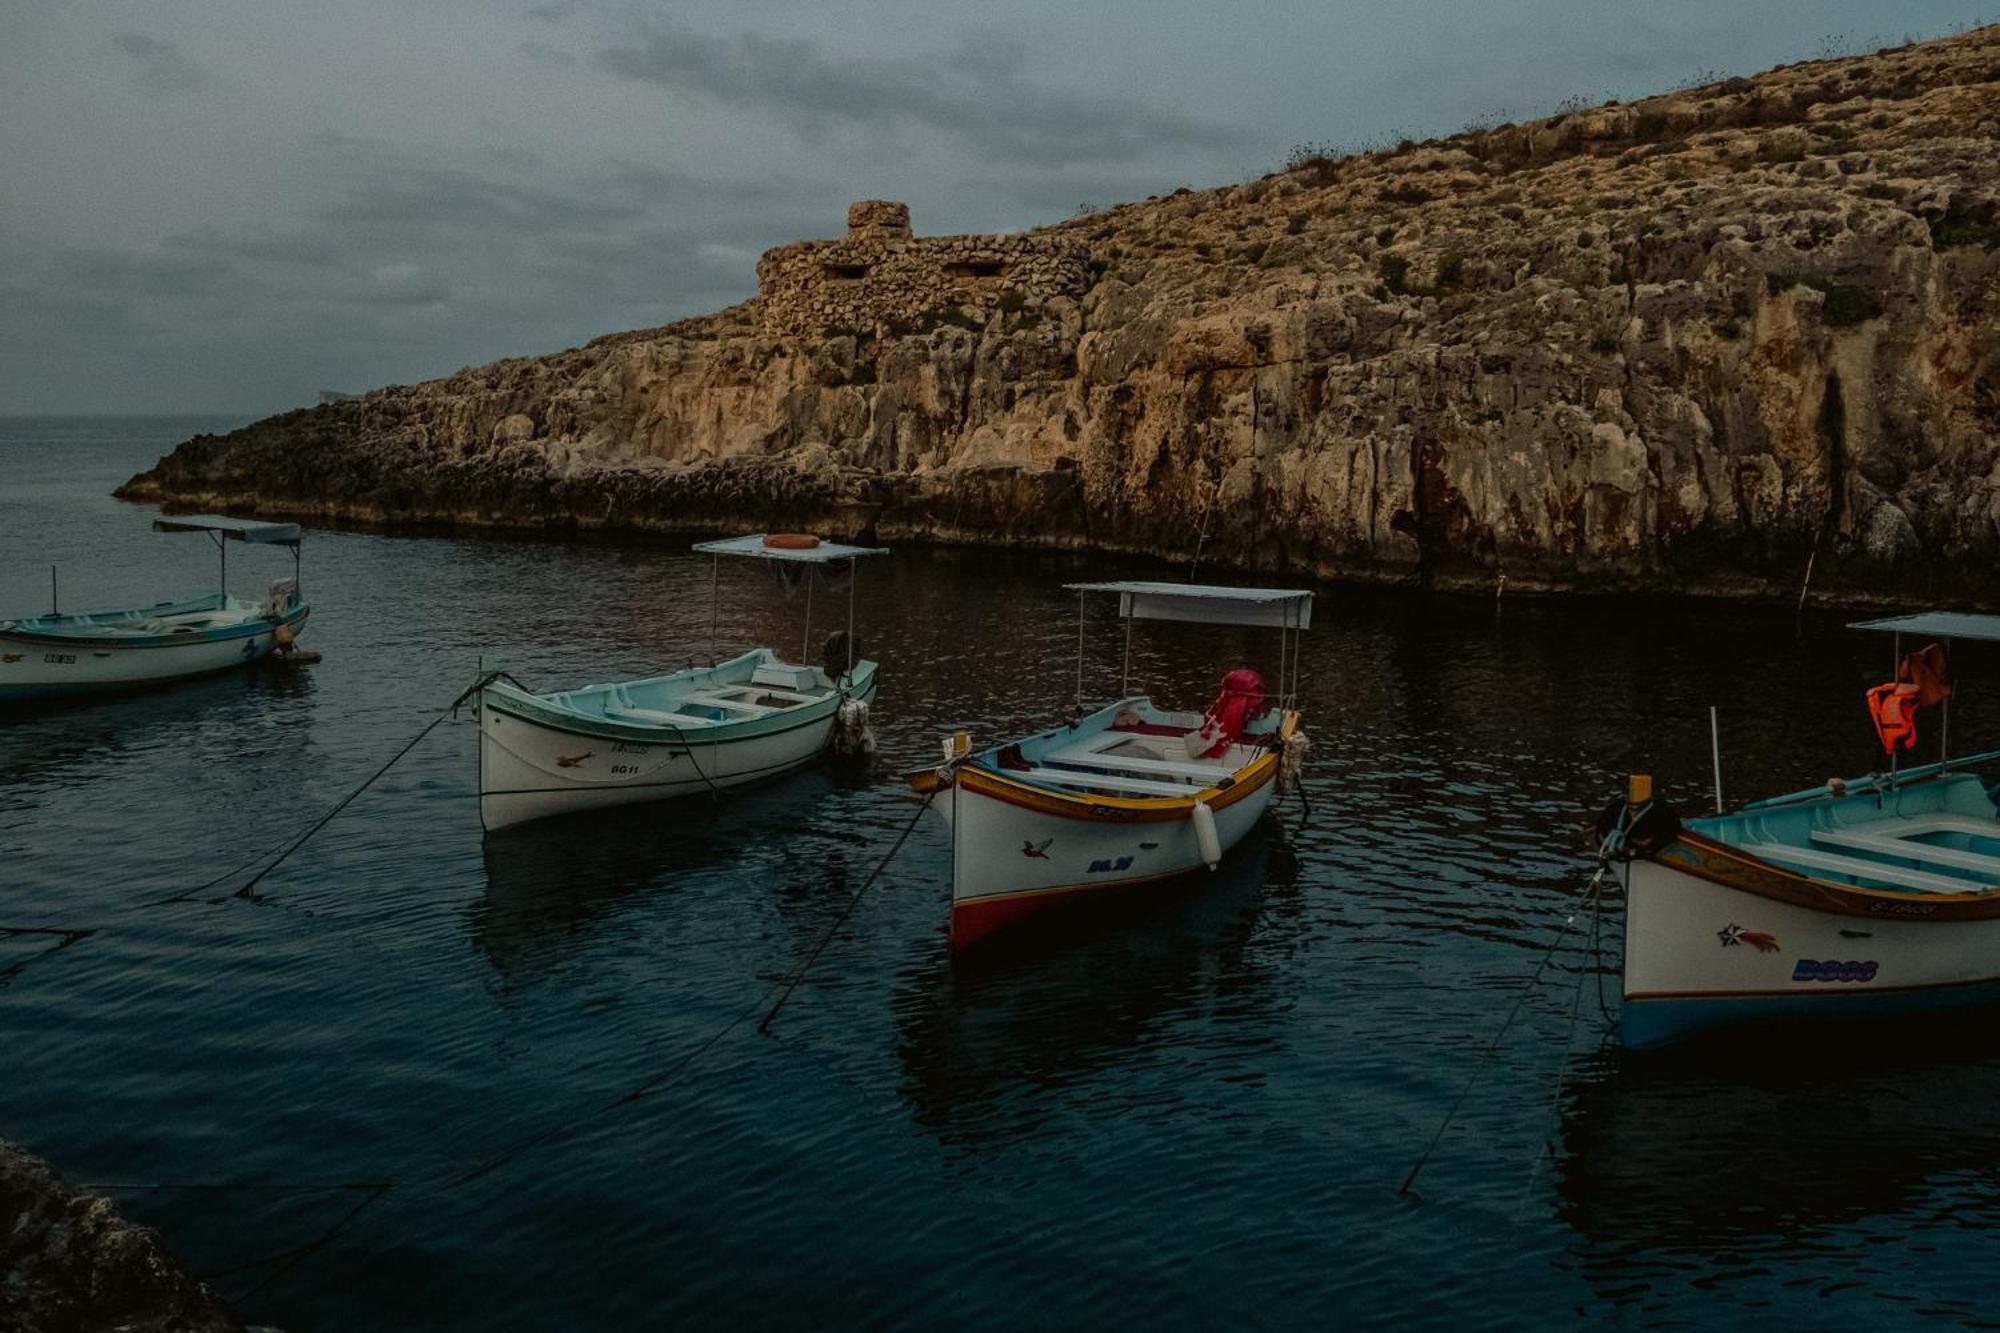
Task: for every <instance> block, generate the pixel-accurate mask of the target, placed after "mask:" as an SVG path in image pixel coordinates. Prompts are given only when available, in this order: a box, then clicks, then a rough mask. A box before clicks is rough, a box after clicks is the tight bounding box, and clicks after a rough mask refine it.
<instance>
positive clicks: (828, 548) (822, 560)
mask: <svg viewBox="0 0 2000 1333" xmlns="http://www.w3.org/2000/svg"><path fill="white" fill-rule="evenodd" d="M768 535H769V534H767V533H762V532H753V533H751V534H750V535H749V536H747V537H729V538H726V539H724V540H722V541H715V542H697V543H695V547H694V549H695V550H697V551H701V552H703V553H705V554H708V555H747V556H749V557H751V558H752V559H755V560H789V561H794V562H798V563H804V564H809V565H830V564H833V563H834V562H836V561H839V560H852V559H854V558H855V557H857V556H864V555H887V554H889V548H888V547H886V546H842V545H841V544H840V543H839V542H824V541H823V542H820V543H819V544H818V545H816V546H769V545H766V544H765V538H766V536H768Z"/></svg>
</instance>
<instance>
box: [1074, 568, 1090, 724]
mask: <svg viewBox="0 0 2000 1333" xmlns="http://www.w3.org/2000/svg"><path fill="white" fill-rule="evenodd" d="M1089 595H1090V593H1089V590H1088V589H1085V588H1078V589H1077V590H1076V711H1077V712H1078V713H1082V712H1083V604H1084V599H1085V598H1087V597H1088V596H1089Z"/></svg>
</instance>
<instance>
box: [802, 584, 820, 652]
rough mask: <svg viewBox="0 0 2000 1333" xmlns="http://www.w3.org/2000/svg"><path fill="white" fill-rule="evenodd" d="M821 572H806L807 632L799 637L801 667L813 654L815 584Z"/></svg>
mask: <svg viewBox="0 0 2000 1333" xmlns="http://www.w3.org/2000/svg"><path fill="white" fill-rule="evenodd" d="M818 573H819V571H818V570H816V569H808V570H807V571H806V631H805V633H804V634H802V635H800V636H799V665H800V666H804V665H805V664H806V656H807V655H808V654H809V653H811V652H812V642H813V582H814V579H815V577H816V576H817V575H818Z"/></svg>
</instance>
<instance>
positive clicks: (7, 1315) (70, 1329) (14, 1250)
mask: <svg viewBox="0 0 2000 1333" xmlns="http://www.w3.org/2000/svg"><path fill="white" fill-rule="evenodd" d="M0 1329H6V1330H8V1331H9V1333H86V1331H87V1330H99V1329H117V1330H122V1331H123V1333H243V1330H244V1325H243V1321H242V1320H241V1319H239V1318H237V1316H236V1314H235V1312H234V1311H232V1310H230V1309H229V1307H228V1306H226V1305H224V1304H223V1303H222V1302H221V1301H219V1300H217V1299H216V1298H215V1297H214V1296H212V1295H211V1294H209V1291H208V1289H207V1288H206V1287H204V1286H202V1285H201V1284H200V1283H199V1282H196V1281H195V1280H194V1279H193V1278H191V1277H189V1276H188V1275H187V1273H186V1272H185V1271H184V1270H183V1269H182V1268H181V1266H180V1265H179V1264H178V1263H176V1262H175V1261H174V1258H173V1256H172V1255H170V1254H168V1253H167V1250H166V1247H165V1246H163V1245H162V1244H161V1243H160V1238H159V1237H158V1236H157V1235H155V1234H154V1233H153V1232H151V1231H148V1230H147V1229H145V1228H144V1227H135V1226H133V1225H132V1224H131V1223H130V1222H127V1221H126V1220H125V1219H124V1218H122V1217H120V1216H119V1215H118V1211H117V1209H115V1208H113V1207H112V1206H111V1204H110V1203H109V1202H108V1201H107V1200H104V1199H101V1198H98V1197H96V1196H95V1195H91V1194H85V1193H82V1192H80V1191H78V1190H75V1189H73V1188H72V1187H71V1186H70V1185H69V1184H67V1183H66V1182H65V1181H64V1180H63V1178H62V1177H61V1176H59V1175H57V1174H56V1172H55V1171H54V1169H53V1168H51V1167H50V1166H49V1165H48V1163H46V1162H43V1161H41V1160H39V1159H38V1158H34V1157H30V1156H29V1155H28V1154H26V1153H24V1152H20V1151H19V1150H17V1149H14V1148H11V1147H9V1146H7V1145H6V1144H4V1143H0ZM263 1333H275V1331H274V1330H264V1331H263Z"/></svg>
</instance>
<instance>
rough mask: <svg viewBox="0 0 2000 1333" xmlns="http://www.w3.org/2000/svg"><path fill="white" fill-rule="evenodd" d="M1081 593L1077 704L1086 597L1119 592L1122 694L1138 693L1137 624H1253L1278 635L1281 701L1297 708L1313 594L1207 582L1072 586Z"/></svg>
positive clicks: (1069, 587)
mask: <svg viewBox="0 0 2000 1333" xmlns="http://www.w3.org/2000/svg"><path fill="white" fill-rule="evenodd" d="M1063 587H1064V588H1065V589H1067V590H1068V591H1070V592H1073V593H1075V594H1076V706H1077V708H1078V709H1079V710H1081V709H1082V708H1083V607H1084V603H1085V601H1086V600H1088V599H1087V598H1086V597H1085V596H1084V594H1085V593H1093V592H1109V593H1116V594H1118V615H1119V618H1120V619H1122V620H1123V621H1124V622H1125V661H1124V665H1123V666H1122V667H1121V668H1120V670H1119V681H1118V692H1119V694H1121V695H1127V694H1130V693H1131V692H1132V622H1133V621H1135V620H1172V621H1178V622H1180V623H1182V624H1195V625H1251V626H1257V627H1261V628H1269V629H1275V630H1277V631H1278V632H1279V633H1278V699H1279V704H1280V706H1281V707H1283V708H1290V707H1291V706H1292V700H1293V696H1294V695H1295V694H1296V693H1297V692H1298V685H1299V649H1300V647H1301V646H1302V644H1303V642H1304V641H1303V640H1302V639H1301V638H1300V637H1299V635H1300V634H1301V633H1302V632H1303V631H1305V630H1308V629H1310V628H1312V604H1313V595H1312V594H1311V593H1310V592H1307V591H1306V590H1304V589H1302V588H1224V587H1218V586H1216V585H1214V584H1206V583H1151V582H1146V581H1144V580H1139V581H1121V582H1113V583H1066V584H1064V585H1063Z"/></svg>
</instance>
